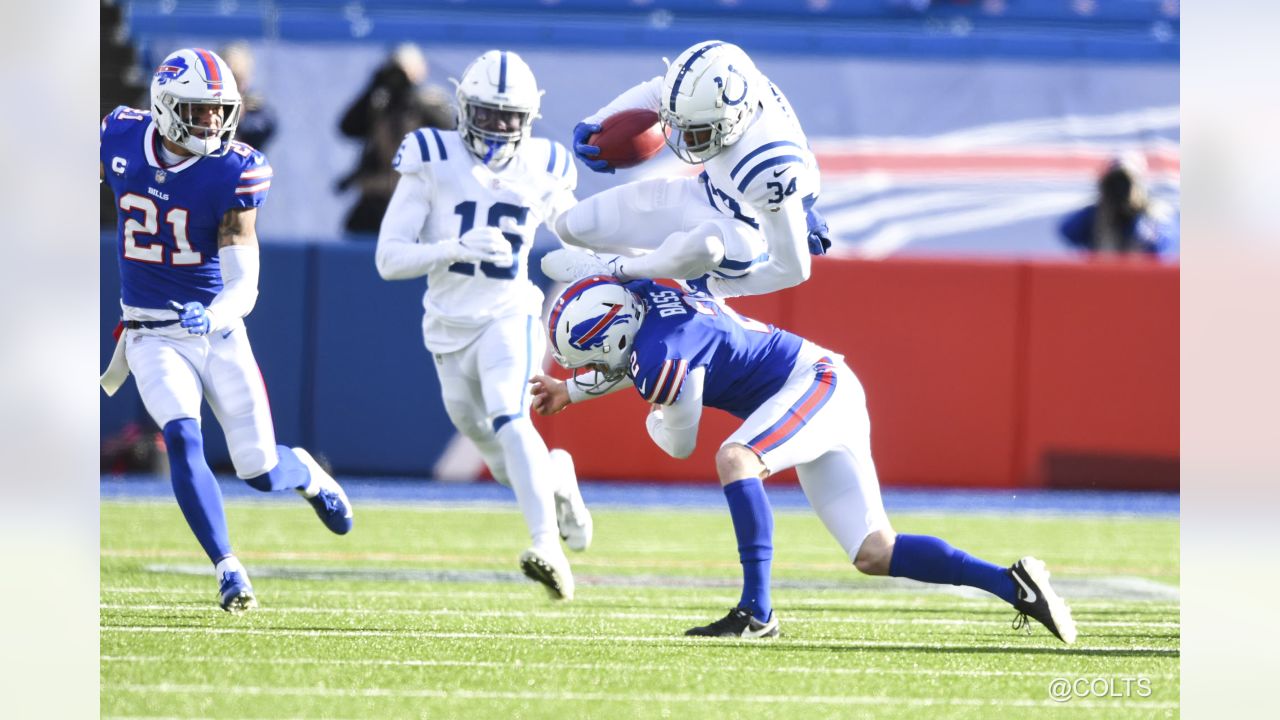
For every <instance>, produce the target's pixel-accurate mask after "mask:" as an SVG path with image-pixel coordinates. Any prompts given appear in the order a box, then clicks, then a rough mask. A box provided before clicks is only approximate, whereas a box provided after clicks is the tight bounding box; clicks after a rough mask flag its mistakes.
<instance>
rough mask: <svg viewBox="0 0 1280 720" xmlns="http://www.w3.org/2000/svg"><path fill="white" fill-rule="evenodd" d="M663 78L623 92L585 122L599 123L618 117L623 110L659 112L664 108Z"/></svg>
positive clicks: (654, 78) (653, 79) (651, 79)
mask: <svg viewBox="0 0 1280 720" xmlns="http://www.w3.org/2000/svg"><path fill="white" fill-rule="evenodd" d="M661 96H662V76H661V75H656V76H654V77H652V78H649V79H648V80H645V81H644V82H642V83H640V84H639V85H636V86H635V87H633V88H631V89H630V90H627V91H625V92H623V93H622V94H621V95H619V96H618V97H616V98H614V99H613V101H612V102H610V103H609V104H608V105H605V106H604V107H602V108H600V109H599V110H597V111H596V112H595V114H593V115H591V116H589V117H587V118H585V119H584V120H583V122H588V123H598V122H600V121H601V120H604V119H605V118H607V117H609V116H610V115H616V114H617V113H620V112H622V111H623V110H652V111H654V112H658V108H660V107H662V97H661Z"/></svg>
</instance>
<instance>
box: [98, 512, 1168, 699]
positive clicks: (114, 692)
mask: <svg viewBox="0 0 1280 720" xmlns="http://www.w3.org/2000/svg"><path fill="white" fill-rule="evenodd" d="M594 514H595V517H596V537H595V544H594V545H593V546H592V548H591V549H590V551H588V552H587V553H585V554H581V555H578V554H572V555H571V557H570V560H571V561H573V563H574V570H575V574H576V576H577V578H578V597H577V599H576V600H574V601H573V602H569V603H553V602H552V601H550V600H548V599H547V597H546V594H545V593H544V592H543V590H542V588H541V586H537V585H534V584H532V583H531V582H529V581H526V580H524V578H523V576H520V575H519V570H518V569H517V568H516V557H517V556H518V555H519V553H520V551H521V550H523V549H524V548H525V542H526V541H527V536H526V535H525V532H524V525H523V522H522V521H521V519H520V517H519V515H518V514H517V512H516V511H515V508H514V504H513V505H512V507H510V508H505V507H503V508H484V507H473V508H441V507H438V506H393V505H381V506H373V505H367V504H366V505H359V506H358V507H357V510H356V529H355V530H354V531H353V533H352V534H351V535H349V536H347V537H336V536H333V535H330V534H329V533H328V532H326V531H325V530H324V529H323V527H322V526H321V525H320V524H319V523H318V522H317V521H316V519H315V516H314V515H313V514H312V513H311V511H310V509H309V508H308V507H307V506H306V505H305V504H303V503H301V502H299V503H297V504H280V503H247V502H229V503H228V516H229V519H230V523H231V532H232V537H233V539H234V540H235V544H236V549H237V554H238V555H239V556H240V557H241V559H242V560H243V561H244V562H245V564H246V566H247V567H248V569H249V572H250V575H251V577H252V578H253V581H254V588H255V590H256V591H257V595H258V599H259V602H260V603H261V607H260V608H259V609H257V610H255V611H251V612H250V613H247V614H245V615H243V616H232V615H229V614H227V613H224V612H223V611H222V610H220V609H219V608H218V606H217V602H216V589H217V586H216V583H215V582H214V579H213V574H212V571H211V569H210V568H209V566H208V563H207V561H206V560H205V558H204V556H203V554H202V553H201V552H200V550H199V546H198V545H197V544H196V542H195V540H194V538H193V537H192V536H191V534H190V532H189V531H188V530H187V528H186V525H185V524H184V523H183V520H182V516H181V514H180V513H179V511H178V508H177V506H176V505H175V504H174V503H172V502H120V501H106V500H104V501H103V503H102V577H101V582H102V596H101V597H102V611H101V612H102V615H101V617H102V634H101V652H102V663H101V668H102V670H101V672H102V714H103V715H104V716H105V717H183V718H191V717H201V718H206V717H207V718H232V717H236V718H283V717H305V718H320V717H324V718H361V719H363V718H377V719H379V720H383V719H389V718H420V717H421V718H504V719H505V718H555V719H557V720H563V719H565V718H609V719H614V718H617V719H623V718H650V717H654V718H657V717H663V718H666V717H670V718H697V719H698V720H712V719H714V718H751V719H755V718H805V719H808V718H825V717H858V718H864V717H873V718H875V717H930V718H939V717H945V718H952V717H965V718H1022V717H1038V716H1042V715H1043V716H1051V717H1080V718H1095V717H1106V718H1137V717H1160V718H1165V717H1177V716H1178V712H1179V711H1178V662H1179V637H1180V625H1179V611H1178V602H1177V592H1176V587H1177V582H1178V573H1179V568H1178V524H1177V521H1176V519H1133V518H1077V517H1052V518H1037V517H1026V516H994V515H993V516H980V517H974V516H954V515H899V516H896V517H895V518H894V524H895V528H896V529H897V530H898V531H900V532H915V533H928V534H935V535H939V536H942V537H944V538H946V539H947V540H949V541H950V542H951V543H952V544H953V545H955V546H957V547H961V548H964V549H966V550H969V551H970V552H973V553H975V554H977V555H980V556H982V557H984V558H987V559H989V560H992V561H993V562H1001V563H1007V562H1011V561H1013V560H1015V559H1017V558H1018V557H1020V556H1021V555H1023V554H1035V555H1037V556H1039V557H1040V558H1042V559H1044V560H1045V561H1046V562H1047V563H1048V565H1049V569H1050V571H1052V572H1053V578H1054V582H1055V585H1056V586H1058V588H1059V591H1060V592H1061V593H1062V594H1063V595H1064V596H1066V597H1067V600H1068V602H1070V603H1071V605H1072V608H1073V610H1074V613H1075V617H1076V620H1077V622H1078V623H1079V627H1080V639H1079V641H1078V642H1077V643H1076V644H1075V645H1073V646H1066V645H1063V644H1062V643H1060V642H1059V641H1058V640H1056V639H1055V638H1053V637H1052V636H1051V635H1049V634H1048V632H1047V631H1046V630H1044V628H1042V627H1040V626H1039V625H1036V626H1035V630H1034V631H1033V633H1032V634H1031V635H1026V634H1024V633H1022V632H1021V631H1014V630H1012V629H1010V627H1009V623H1010V621H1011V620H1012V619H1013V616H1014V613H1013V611H1012V610H1011V609H1010V608H1008V606H1006V605H1005V604H1004V603H1002V602H1000V601H998V600H996V599H994V598H990V597H989V596H983V595H981V594H979V593H967V592H958V591H956V590H955V589H951V588H949V589H948V590H949V591H944V592H939V591H931V592H920V591H918V589H919V588H923V587H924V586H919V585H909V584H905V583H901V582H896V581H886V580H883V579H878V578H866V577H863V576H860V575H858V574H857V572H856V571H854V570H853V569H852V567H850V566H849V564H848V563H847V562H845V561H844V558H843V553H842V552H841V551H840V549H839V548H838V547H836V545H835V542H834V541H833V540H831V538H830V537H829V536H828V535H827V534H826V532H825V531H824V530H823V528H822V526H821V524H820V523H819V521H818V520H817V518H816V517H815V516H813V515H812V514H811V513H808V512H785V513H779V514H778V516H777V519H776V525H777V530H776V535H775V548H776V549H775V556H774V582H775V586H776V588H775V594H774V606H775V608H776V611H777V612H778V614H779V616H780V618H781V622H782V637H781V638H779V639H776V640H769V641H751V642H747V641H727V640H707V639H693V638H689V639H686V638H684V637H683V636H682V633H683V631H684V630H685V629H686V628H688V627H691V626H693V625H701V624H705V623H706V622H708V621H711V620H714V619H718V618H719V617H720V616H722V615H723V614H724V613H725V612H726V611H727V609H728V608H729V607H730V606H731V605H733V604H734V603H735V602H736V600H737V583H738V579H739V569H738V564H737V551H736V546H735V542H734V536H733V530H732V526H731V525H730V521H729V518H728V513H727V512H722V511H688V510H680V511H672V510H652V509H647V510H611V509H603V510H596V511H595V513H594ZM1059 678H1065V679H1066V682H1067V683H1075V684H1076V686H1078V687H1079V688H1080V689H1081V690H1082V691H1083V693H1082V695H1083V694H1088V695H1089V696H1088V697H1073V698H1072V699H1070V700H1067V701H1065V702H1059V701H1055V700H1054V699H1053V698H1052V697H1051V694H1050V685H1051V684H1052V683H1054V682H1055V680H1057V679H1059ZM1059 684H1061V681H1059ZM1126 684H1127V685H1128V689H1129V692H1128V693H1127V697H1126V696H1125V695H1126V692H1125V689H1126ZM1144 688H1145V690H1144Z"/></svg>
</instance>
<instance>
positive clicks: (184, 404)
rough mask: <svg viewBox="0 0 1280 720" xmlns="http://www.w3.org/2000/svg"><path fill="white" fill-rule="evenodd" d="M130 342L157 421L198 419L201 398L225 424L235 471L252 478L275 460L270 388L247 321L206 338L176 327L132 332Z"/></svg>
mask: <svg viewBox="0 0 1280 720" xmlns="http://www.w3.org/2000/svg"><path fill="white" fill-rule="evenodd" d="M124 342H125V343H126V344H125V357H126V358H127V359H128V361H129V369H130V371H131V372H132V373H133V377H134V380H135V381H136V382H137V383H138V392H139V394H141V395H142V402H143V404H144V405H145V406H146V408H147V412H148V413H150V415H151V417H152V419H153V420H155V421H156V424H157V425H159V426H160V427H161V428H163V427H164V426H165V425H167V424H168V423H170V422H171V421H173V420H178V419H180V418H192V419H194V420H196V422H199V421H200V401H201V398H202V397H203V398H204V399H206V400H208V401H209V407H210V408H211V409H212V410H213V414H214V416H215V417H216V418H217V419H218V423H219V424H220V425H222V431H223V433H224V434H225V435H226V438H227V448H228V449H229V450H230V451H231V462H232V464H233V465H235V469H236V475H238V476H239V477H240V478H241V479H242V480H243V479H247V478H252V477H256V476H258V475H261V474H262V473H264V472H267V471H268V470H270V469H271V468H273V467H275V466H276V463H277V462H278V461H279V457H278V456H277V455H276V432H275V428H274V427H273V425H272V423H271V406H270V404H269V402H268V400H267V388H266V385H264V384H263V381H262V371H261V370H259V369H258V361H257V360H256V359H254V357H253V348H252V347H250V345H249V335H248V333H247V332H246V331H245V327H244V323H243V322H240V323H236V325H235V326H234V327H233V328H232V329H231V330H230V331H227V330H221V331H215V332H212V333H209V334H208V335H204V336H197V335H191V334H189V333H188V332H187V331H186V330H185V329H184V328H181V327H179V326H177V325H174V326H171V327H165V328H157V329H154V330H146V329H143V330H128V331H126V334H125V337H124Z"/></svg>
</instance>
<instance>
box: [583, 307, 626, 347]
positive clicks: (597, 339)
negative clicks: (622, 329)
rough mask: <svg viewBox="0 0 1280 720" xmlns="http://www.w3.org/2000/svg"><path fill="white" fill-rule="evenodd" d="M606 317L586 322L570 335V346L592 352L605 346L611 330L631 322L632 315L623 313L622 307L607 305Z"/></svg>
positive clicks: (602, 316)
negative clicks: (615, 326)
mask: <svg viewBox="0 0 1280 720" xmlns="http://www.w3.org/2000/svg"><path fill="white" fill-rule="evenodd" d="M605 307H607V308H609V310H608V311H607V312H605V314H604V315H601V316H599V317H594V318H591V319H590V320H584V321H583V322H580V323H578V324H577V326H575V327H574V328H573V330H572V331H571V332H570V333H569V344H570V345H572V346H574V347H575V348H577V349H579V350H590V349H592V348H596V347H599V346H601V345H603V344H604V341H605V338H607V337H608V335H609V329H610V328H612V327H613V326H614V325H617V324H618V323H620V322H626V321H628V320H631V313H623V312H622V306H621V305H613V304H610V305H606V306H605Z"/></svg>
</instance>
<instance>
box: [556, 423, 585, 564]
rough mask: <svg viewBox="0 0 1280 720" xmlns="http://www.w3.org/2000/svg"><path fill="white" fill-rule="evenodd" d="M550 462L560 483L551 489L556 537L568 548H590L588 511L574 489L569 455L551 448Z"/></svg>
mask: <svg viewBox="0 0 1280 720" xmlns="http://www.w3.org/2000/svg"><path fill="white" fill-rule="evenodd" d="M551 464H552V466H553V467H554V468H555V473H556V475H557V476H558V477H559V478H560V485H559V487H558V489H557V490H556V492H555V499H556V525H557V526H558V527H559V528H560V537H561V539H563V540H564V543H565V545H568V546H569V549H570V550H573V551H574V552H582V551H583V550H586V549H587V548H589V547H591V535H592V532H593V524H592V522H591V511H590V510H588V509H587V504H586V503H585V502H583V501H582V493H581V492H579V490H578V474H577V473H576V472H575V471H574V469H573V456H571V455H570V454H569V453H567V452H565V451H564V450H561V449H560V448H556V449H554V450H552V451H551Z"/></svg>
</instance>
